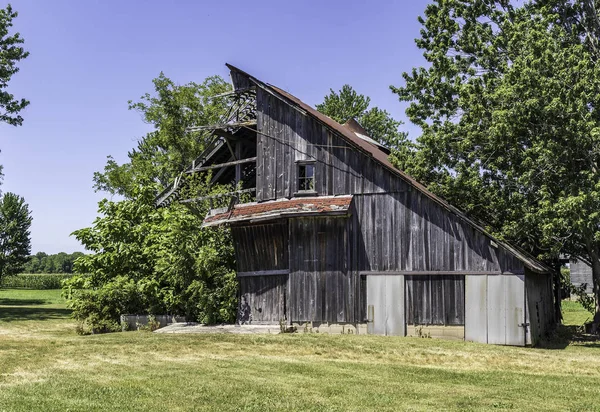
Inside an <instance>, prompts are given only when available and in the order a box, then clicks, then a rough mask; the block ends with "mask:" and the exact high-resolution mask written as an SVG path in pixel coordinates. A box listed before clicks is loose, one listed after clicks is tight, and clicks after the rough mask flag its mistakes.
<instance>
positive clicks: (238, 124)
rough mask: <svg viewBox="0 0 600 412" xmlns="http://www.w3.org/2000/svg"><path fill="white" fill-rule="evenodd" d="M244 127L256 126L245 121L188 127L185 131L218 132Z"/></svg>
mask: <svg viewBox="0 0 600 412" xmlns="http://www.w3.org/2000/svg"><path fill="white" fill-rule="evenodd" d="M244 126H256V120H247V121H244V122H233V123H225V124H216V125H212V126H196V127H188V128H187V129H186V131H188V132H196V131H199V130H218V129H223V130H226V129H229V128H231V127H244Z"/></svg>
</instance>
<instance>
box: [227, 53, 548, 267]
mask: <svg viewBox="0 0 600 412" xmlns="http://www.w3.org/2000/svg"><path fill="white" fill-rule="evenodd" d="M226 66H227V67H228V68H229V69H230V70H231V71H232V72H236V74H241V75H243V76H247V77H248V78H249V79H250V80H251V81H252V82H253V83H255V84H256V85H257V86H259V87H261V88H263V89H264V90H266V91H267V92H269V93H271V94H273V95H275V96H277V97H279V98H280V99H281V100H283V101H285V102H287V103H288V104H290V105H292V106H294V107H297V108H300V109H302V110H303V111H305V112H306V113H307V114H308V115H309V116H311V117H313V118H315V119H317V120H318V121H319V122H321V123H322V124H323V125H325V126H326V127H327V128H328V129H330V130H331V131H333V132H335V133H336V134H338V135H339V136H341V137H342V138H343V139H345V140H346V141H347V142H348V143H349V144H351V145H352V146H354V147H355V148H357V149H358V150H360V151H362V152H363V153H365V154H366V155H367V156H370V157H371V158H372V159H373V160H374V161H376V162H378V163H380V164H381V165H383V166H384V167H385V168H386V169H388V170H389V171H391V172H392V173H394V174H396V175H397V176H398V177H400V178H401V179H403V180H404V181H405V182H407V183H408V184H409V185H411V186H412V187H414V188H415V189H416V190H418V191H419V192H421V193H422V194H423V195H425V196H427V197H428V198H429V199H431V200H432V201H434V202H435V203H437V204H439V205H440V206H441V207H442V208H444V209H446V210H448V211H449V212H451V213H453V214H454V215H456V216H457V217H459V218H460V219H462V220H463V221H464V222H466V223H467V224H469V225H470V226H471V227H473V228H474V229H476V230H477V231H479V232H481V233H482V234H484V235H485V236H487V237H488V238H489V239H491V240H493V241H494V242H496V243H497V244H498V245H500V246H501V247H503V248H504V249H506V250H507V251H508V252H509V253H511V254H513V255H514V256H515V257H517V258H518V259H519V260H520V261H522V262H523V264H524V265H525V266H526V267H527V268H529V269H531V270H533V271H534V272H538V273H551V272H552V269H550V268H549V267H548V266H546V265H545V264H543V263H542V262H540V261H539V260H537V259H535V258H534V257H533V256H531V255H530V254H529V253H527V252H526V251H524V250H522V249H521V248H519V247H518V246H516V245H513V244H511V243H509V242H504V241H501V240H498V239H496V238H495V237H494V236H492V235H491V234H490V233H489V232H487V231H486V230H485V229H484V227H483V226H482V225H481V224H479V223H477V222H476V221H475V220H474V219H472V218H470V217H468V216H467V215H466V214H464V213H463V212H462V211H461V210H459V209H458V208H456V207H454V206H452V205H451V204H449V203H448V202H446V201H445V200H443V199H442V198H440V197H438V196H436V195H435V194H433V193H432V192H430V191H429V190H428V189H427V188H426V187H425V186H423V185H422V184H421V183H419V182H417V181H416V180H415V179H414V178H413V177H411V176H409V175H408V174H406V173H405V172H404V171H402V170H400V169H397V168H396V167H394V165H393V164H392V163H391V162H390V161H389V159H388V156H387V155H386V154H385V153H384V152H383V151H382V150H380V149H379V148H378V147H377V146H376V145H374V144H372V143H369V142H368V141H367V140H365V139H362V138H360V137H358V136H357V135H356V134H355V132H353V131H352V129H351V128H350V127H346V126H344V125H341V124H339V123H338V122H336V121H335V120H333V119H331V118H330V117H327V116H325V115H324V114H322V113H321V112H319V111H317V110H316V109H314V108H312V107H311V106H309V105H307V104H306V103H304V102H302V101H301V100H300V99H298V98H297V97H295V96H293V95H291V94H289V93H288V92H286V91H284V90H282V89H280V88H278V87H276V86H273V85H271V84H268V83H264V82H262V81H260V80H258V79H257V78H255V77H254V76H252V75H250V74H248V73H246V72H244V71H243V70H240V69H238V68H237V67H235V66H232V65H230V64H226Z"/></svg>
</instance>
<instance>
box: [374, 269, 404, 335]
mask: <svg viewBox="0 0 600 412" xmlns="http://www.w3.org/2000/svg"><path fill="white" fill-rule="evenodd" d="M367 319H368V321H369V322H368V326H367V332H368V333H371V334H375V335H391V336H404V335H405V334H406V326H405V316H404V276H381V275H373V276H367Z"/></svg>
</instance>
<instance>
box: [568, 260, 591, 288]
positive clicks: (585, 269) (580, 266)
mask: <svg viewBox="0 0 600 412" xmlns="http://www.w3.org/2000/svg"><path fill="white" fill-rule="evenodd" d="M569 269H570V274H571V283H572V284H573V286H576V287H581V286H585V291H586V293H588V294H592V293H594V279H593V277H592V268H591V266H590V265H588V264H587V263H585V262H584V261H582V260H578V259H571V260H570V262H569Z"/></svg>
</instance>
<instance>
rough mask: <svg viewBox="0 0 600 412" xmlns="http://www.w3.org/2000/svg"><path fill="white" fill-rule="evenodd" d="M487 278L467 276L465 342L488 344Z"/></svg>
mask: <svg viewBox="0 0 600 412" xmlns="http://www.w3.org/2000/svg"><path fill="white" fill-rule="evenodd" d="M487 278H488V277H487V276H474V275H467V276H465V340H467V341H471V342H480V343H487V342H488V330H487V286H488V285H487Z"/></svg>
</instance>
